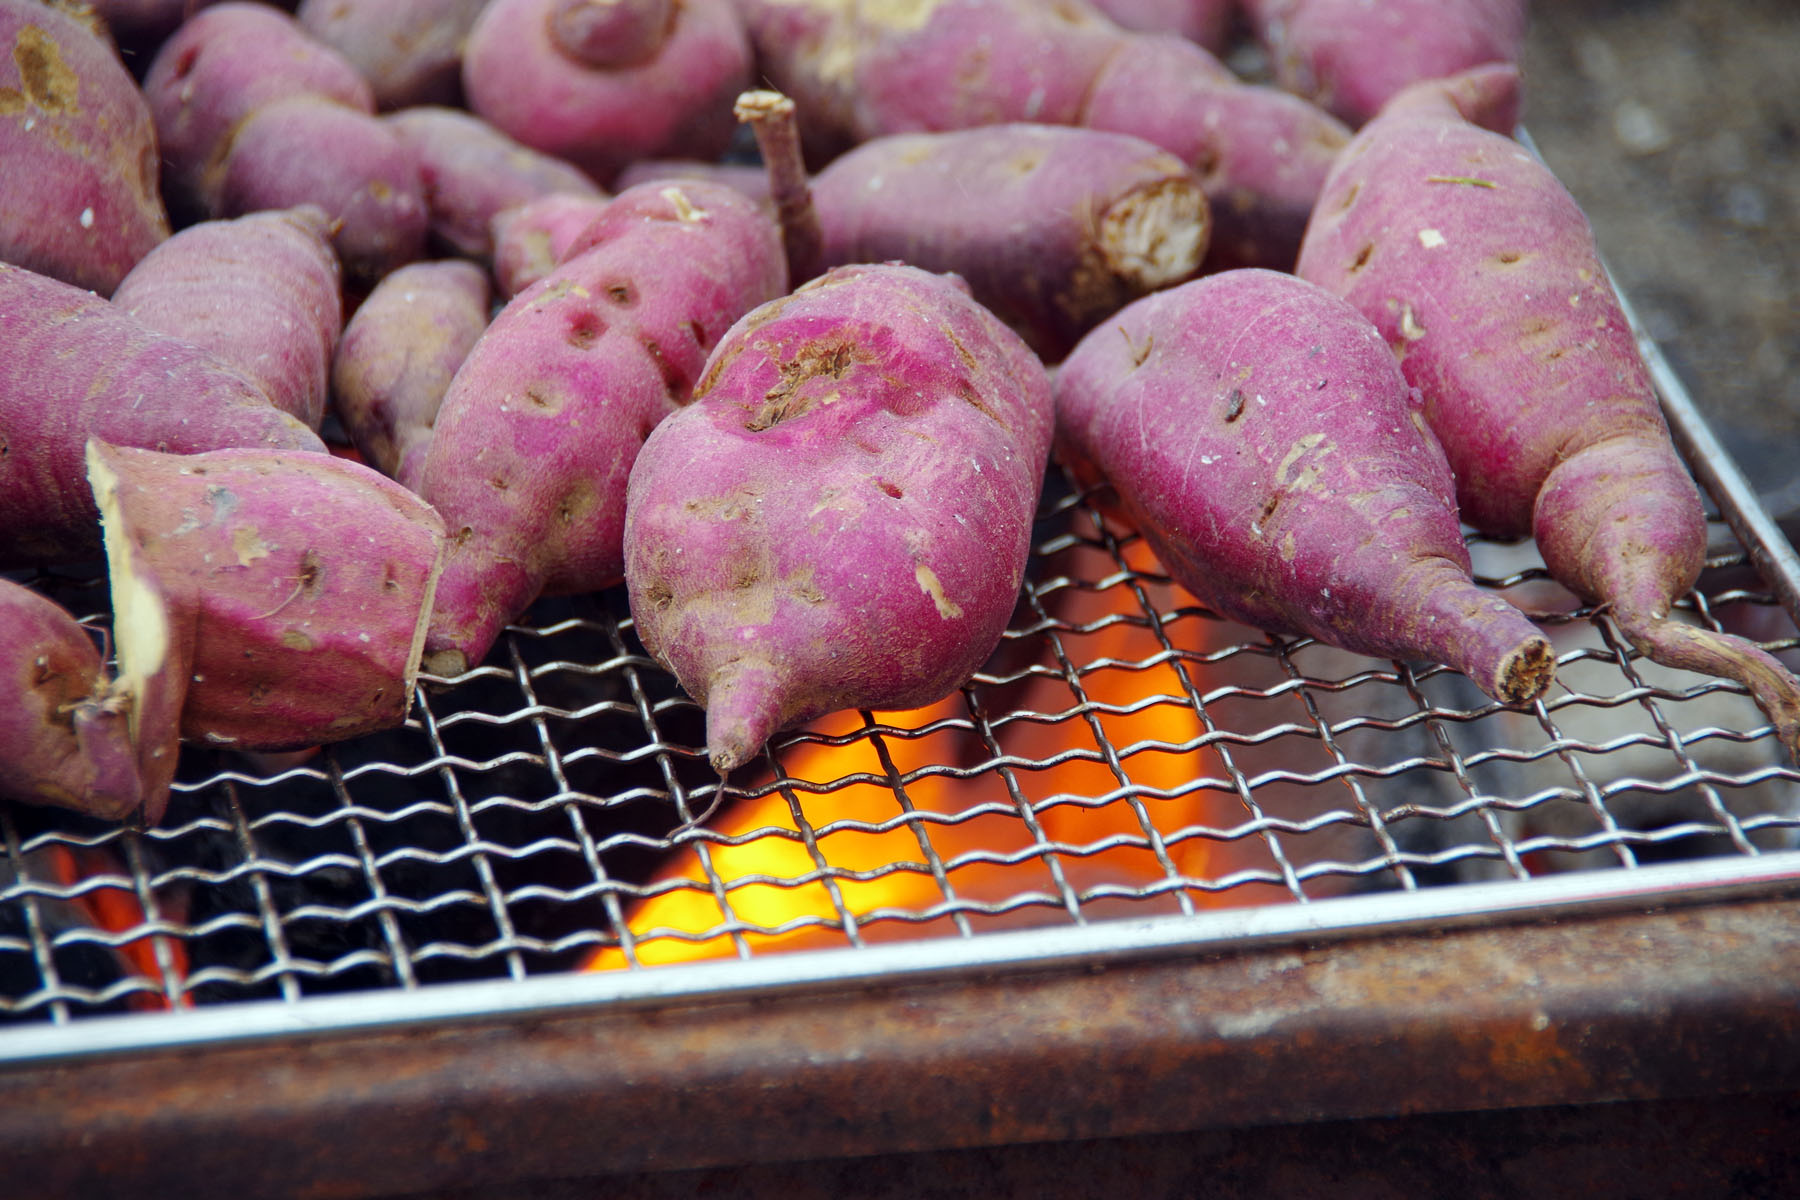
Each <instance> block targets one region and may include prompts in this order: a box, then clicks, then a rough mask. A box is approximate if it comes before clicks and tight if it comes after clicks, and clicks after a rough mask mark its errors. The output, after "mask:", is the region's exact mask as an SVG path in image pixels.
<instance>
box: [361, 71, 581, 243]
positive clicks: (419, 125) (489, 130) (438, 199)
mask: <svg viewBox="0 0 1800 1200" xmlns="http://www.w3.org/2000/svg"><path fill="white" fill-rule="evenodd" d="M383 120H384V121H385V123H386V124H387V126H388V128H389V129H391V130H393V131H394V133H395V134H397V135H398V136H399V138H400V142H401V144H402V145H404V146H406V147H407V148H408V149H409V150H410V151H411V152H412V153H413V155H414V157H415V158H416V159H417V160H418V164H419V178H420V180H421V182H422V183H423V185H424V188H425V207H426V209H427V211H428V212H429V213H430V215H431V233H432V236H433V238H434V239H435V240H437V241H438V242H440V243H441V244H443V245H444V246H446V247H448V248H449V249H450V251H451V252H453V253H456V254H461V255H463V256H465V257H467V258H481V259H485V258H488V257H490V256H491V255H492V254H493V252H494V235H493V223H494V218H495V217H496V216H497V215H498V214H500V213H502V212H504V211H506V210H507V209H510V208H516V207H518V206H519V205H521V204H525V203H527V202H529V201H532V200H536V199H538V198H540V197H542V196H546V195H550V194H552V193H559V194H564V195H579V196H593V197H595V198H597V199H602V200H603V199H604V198H605V196H604V194H603V193H602V192H601V191H600V189H599V187H598V186H596V185H595V183H594V181H593V180H592V179H589V178H588V177H587V175H586V174H585V173H583V172H582V171H580V170H578V169H576V168H575V167H574V166H572V165H570V164H569V163H566V162H564V161H562V160H561V159H559V158H553V157H551V156H550V155H548V154H544V153H541V152H539V151H537V150H533V149H532V148H531V147H529V146H526V145H524V144H523V143H521V142H518V141H515V140H514V139H512V138H510V137H508V136H507V135H506V134H504V133H501V132H500V131H499V130H498V129H495V128H494V127H493V126H492V125H490V124H488V123H487V122H486V121H484V120H482V119H481V118H480V117H477V116H475V115H474V114H473V113H468V112H463V111H461V110H459V109H453V108H442V107H429V106H421V107H415V108H404V109H401V110H399V111H397V112H393V113H389V114H388V115H387V116H386V117H384V118H383Z"/></svg>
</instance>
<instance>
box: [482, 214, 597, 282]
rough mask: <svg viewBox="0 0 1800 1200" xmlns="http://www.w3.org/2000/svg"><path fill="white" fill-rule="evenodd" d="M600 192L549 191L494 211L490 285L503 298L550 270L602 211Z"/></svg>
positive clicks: (565, 255)
mask: <svg viewBox="0 0 1800 1200" xmlns="http://www.w3.org/2000/svg"><path fill="white" fill-rule="evenodd" d="M606 204H607V200H606V197H605V196H594V195H588V194H586V193H581V194H576V193H573V192H551V193H550V194H549V195H547V196H539V197H538V198H537V199H536V200H527V201H526V202H525V203H524V204H521V205H518V206H517V207H515V208H509V209H505V210H504V211H502V212H498V213H496V214H494V221H493V243H494V283H495V284H496V285H497V286H498V287H499V289H500V294H501V295H502V296H504V297H506V298H507V299H509V300H510V299H512V297H514V296H516V295H518V294H519V293H520V292H522V291H524V290H525V289H526V288H528V287H530V286H531V285H532V284H534V283H536V282H537V281H538V280H540V279H542V278H543V277H544V276H546V275H548V274H550V272H552V271H554V270H555V269H556V265H557V264H558V263H560V262H562V260H563V259H565V258H567V257H568V254H569V247H570V246H573V245H574V244H575V239H576V238H578V237H580V236H581V235H582V233H584V232H585V231H586V230H587V227H588V226H589V225H592V224H593V223H594V221H595V220H596V219H597V218H598V217H599V216H600V214H601V213H602V212H604V211H605V209H606Z"/></svg>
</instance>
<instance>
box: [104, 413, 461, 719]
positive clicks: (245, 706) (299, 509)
mask: <svg viewBox="0 0 1800 1200" xmlns="http://www.w3.org/2000/svg"><path fill="white" fill-rule="evenodd" d="M87 465H88V477H89V480H90V482H91V485H92V487H93V491H94V497H95V501H96V503H97V505H98V507H99V510H100V513H101V519H102V522H103V524H104V527H105V532H106V544H107V557H108V565H109V567H110V569H111V584H112V590H113V608H114V611H115V613H116V614H117V615H116V617H115V620H114V625H113V634H114V637H115V639H116V640H117V642H118V645H119V656H120V663H121V671H120V676H119V681H120V684H121V686H122V687H124V688H126V689H128V690H129V691H130V692H132V693H133V694H135V693H136V692H138V691H141V690H144V689H149V688H154V687H156V686H159V685H163V684H164V683H165V681H166V680H167V679H169V678H173V679H176V680H180V681H183V682H184V684H185V695H184V697H183V699H182V702H181V705H180V734H181V736H182V737H183V738H186V739H189V740H194V741H200V742H204V743H207V744H210V745H228V746H233V747H237V748H241V749H247V750H290V749H297V748H300V747H304V746H312V745H317V744H320V743H325V742H333V741H341V740H343V739H345V738H351V737H356V736H358V735H360V734H364V733H369V732H372V731H374V730H377V729H383V728H388V727H391V726H393V725H398V724H400V723H401V722H402V721H404V720H405V718H406V711H407V709H408V707H409V706H410V705H411V702H412V691H413V684H414V680H415V678H416V676H417V672H418V663H419V653H420V646H421V643H422V641H423V637H424V629H425V619H426V616H427V614H428V613H429V612H430V608H431V597H432V589H433V587H434V586H435V584H436V580H437V574H438V571H439V569H440V567H441V565H442V558H443V548H444V527H443V522H442V521H441V520H439V519H438V517H437V514H435V513H434V512H432V511H431V509H430V508H429V507H428V506H427V505H426V504H425V503H424V502H423V501H421V500H420V499H419V498H418V497H417V496H415V495H413V494H412V493H411V492H409V491H407V490H406V489H405V488H403V487H401V486H400V485H399V484H397V483H394V482H393V481H392V480H389V479H386V478H384V477H383V476H381V475H379V474H377V473H376V472H375V471H374V470H372V469H371V468H368V467H365V466H363V465H361V464H360V463H356V462H352V461H350V460H348V459H343V458H337V457H334V456H332V455H323V454H290V453H286V452H282V451H272V450H217V451H210V452H208V453H204V454H193V455H175V454H159V453H157V452H156V451H153V450H131V449H126V448H122V447H113V446H108V445H106V444H105V443H103V442H91V443H89V446H88V451H87Z"/></svg>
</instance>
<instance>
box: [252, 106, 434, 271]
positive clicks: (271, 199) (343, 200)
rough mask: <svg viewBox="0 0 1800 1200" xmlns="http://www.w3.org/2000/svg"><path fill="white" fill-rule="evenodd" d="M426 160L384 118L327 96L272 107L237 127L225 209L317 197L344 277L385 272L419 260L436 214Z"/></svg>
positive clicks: (288, 203)
mask: <svg viewBox="0 0 1800 1200" xmlns="http://www.w3.org/2000/svg"><path fill="white" fill-rule="evenodd" d="M424 191H425V189H424V180H423V179H422V178H421V177H420V173H419V163H418V160H417V159H416V158H415V157H414V156H413V153H412V151H411V150H409V149H408V148H407V147H406V145H405V144H404V143H403V142H402V141H401V140H400V139H399V138H398V137H396V136H395V135H394V132H393V130H391V129H389V128H388V127H387V126H386V125H384V124H382V123H381V122H380V121H379V120H377V119H376V118H374V117H372V116H370V115H369V114H367V113H364V112H361V111H359V110H357V109H354V108H349V107H346V106H345V105H342V104H339V103H337V102H335V101H332V100H327V99H324V98H322V97H319V96H289V97H286V98H284V99H281V100H276V101H273V102H272V103H269V104H265V105H263V106H262V107H261V108H259V109H257V110H256V111H255V112H254V113H252V114H251V115H250V116H249V117H247V118H245V120H244V123H243V124H242V125H241V126H239V127H238V130H237V133H236V135H235V136H234V137H233V138H232V140H231V152H230V154H229V155H228V156H227V157H226V160H225V170H224V173H223V174H222V175H221V176H220V179H219V211H220V212H221V213H223V214H233V213H247V212H256V211H258V210H259V209H266V208H290V207H294V206H296V205H302V204H316V205H318V206H319V207H320V208H322V209H324V210H325V211H326V213H327V214H328V215H329V216H330V217H331V223H332V229H333V234H332V245H333V246H334V247H335V248H336V250H337V253H338V258H339V260H340V261H341V262H342V263H343V267H344V272H345V274H347V275H349V276H351V277H353V278H355V279H358V280H363V281H367V280H374V279H379V278H381V277H382V276H383V275H385V274H387V273H388V272H389V271H391V270H393V269H394V268H395V267H398V266H401V265H402V264H404V263H409V262H411V261H413V260H414V259H416V258H418V257H419V256H420V255H421V254H422V253H424V249H425V238H426V233H427V231H428V229H429V228H430V219H431V214H430V212H429V210H428V209H427V208H426V206H425V194H424Z"/></svg>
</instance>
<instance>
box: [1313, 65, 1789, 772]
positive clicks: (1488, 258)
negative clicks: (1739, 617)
mask: <svg viewBox="0 0 1800 1200" xmlns="http://www.w3.org/2000/svg"><path fill="white" fill-rule="evenodd" d="M1512 74H1513V69H1512V68H1510V67H1489V68H1478V69H1476V70H1475V71H1474V72H1470V73H1468V74H1467V76H1463V77H1457V78H1456V79H1453V80H1451V81H1448V82H1427V83H1423V84H1418V85H1415V86H1414V87H1412V88H1409V89H1407V90H1406V91H1404V92H1402V93H1401V94H1400V95H1399V96H1397V97H1395V98H1394V99H1393V100H1392V101H1390V102H1389V104H1388V105H1387V107H1386V108H1385V109H1383V111H1382V113H1381V115H1379V116H1377V117H1376V118H1375V119H1374V120H1373V121H1371V122H1369V123H1368V124H1367V125H1366V126H1364V128H1363V129H1362V130H1361V132H1359V133H1358V134H1357V136H1356V139H1355V140H1354V141H1353V142H1352V143H1351V145H1350V147H1349V148H1348V149H1347V150H1346V151H1345V153H1344V157H1343V158H1342V159H1341V160H1340V162H1339V165H1338V166H1337V167H1336V168H1335V169H1334V170H1333V172H1332V175H1331V178H1330V180H1329V182H1328V183H1327V186H1326V190H1325V193H1324V194H1323V195H1322V196H1321V197H1320V200H1319V209H1318V212H1317V214H1316V215H1315V217H1314V220H1313V223H1312V226H1311V227H1310V228H1309V229H1308V231H1307V237H1306V242H1305V246H1304V249H1303V251H1302V253H1301V256H1300V261H1299V264H1298V269H1299V270H1300V272H1301V273H1302V274H1303V275H1304V276H1305V277H1306V278H1308V279H1311V280H1313V281H1315V282H1317V283H1319V284H1321V285H1323V286H1324V287H1326V288H1328V289H1330V290H1332V291H1334V292H1336V293H1338V294H1340V295H1342V296H1344V297H1346V298H1347V299H1348V300H1349V301H1350V303H1351V304H1353V305H1354V306H1355V307H1356V308H1357V309H1358V310H1359V311H1361V312H1362V313H1363V314H1364V315H1365V316H1366V317H1367V318H1368V319H1369V320H1371V321H1372V322H1374V324H1375V325H1376V327H1377V328H1378V329H1379V330H1380V332H1381V336H1382V337H1383V338H1384V339H1385V340H1386V341H1387V343H1388V345H1390V346H1391V347H1392V348H1393V351H1394V353H1395V354H1396V355H1398V356H1399V359H1400V365H1401V369H1402V370H1403V371H1404V372H1405V375H1406V378H1407V379H1408V380H1409V381H1410V382H1411V383H1412V384H1413V385H1414V386H1416V387H1417V388H1418V389H1419V390H1420V391H1421V392H1422V393H1423V396H1424V403H1425V416H1426V418H1427V420H1429V421H1430V423H1431V426H1432V428H1433V429H1434V430H1435V431H1436V432H1437V435H1438V437H1439V439H1440V440H1441V441H1442V442H1443V445H1444V449H1445V451H1446V452H1447V453H1448V455H1449V458H1450V464H1451V466H1452V468H1453V469H1454V470H1455V473H1456V479H1457V496H1458V501H1459V503H1460V505H1461V509H1462V514H1463V517H1464V518H1465V519H1466V520H1467V521H1468V522H1469V524H1471V525H1473V526H1474V527H1475V528H1477V529H1480V530H1482V531H1484V532H1488V533H1492V534H1496V535H1500V536H1515V535H1520V534H1524V533H1527V532H1529V533H1531V534H1533V535H1534V536H1535V537H1536V539H1537V544H1538V548H1539V550H1540V551H1541V552H1542V553H1543V556H1544V562H1545V564H1546V566H1547V567H1548V568H1549V570H1550V573H1551V574H1552V575H1553V576H1554V577H1555V578H1556V579H1557V580H1558V581H1559V582H1561V583H1563V584H1564V585H1565V586H1567V587H1568V588H1569V589H1570V590H1571V591H1573V592H1575V593H1577V594H1578V595H1580V596H1582V597H1585V598H1586V599H1588V600H1590V601H1592V602H1594V603H1596V604H1601V605H1604V606H1605V607H1606V610H1607V613H1608V615H1609V616H1610V617H1611V619H1612V620H1613V621H1614V622H1615V623H1616V624H1617V625H1618V627H1619V629H1620V630H1621V631H1622V632H1623V633H1624V634H1625V635H1626V637H1628V638H1629V639H1630V640H1631V642H1632V644H1633V645H1635V646H1636V647H1637V648H1638V649H1639V650H1640V651H1641V652H1642V653H1644V654H1646V655H1648V656H1649V657H1650V658H1652V659H1654V660H1655V661H1657V662H1660V663H1663V664H1664V665H1666V666H1671V667H1679V668H1685V669H1688V670H1695V671H1702V672H1707V673H1710V674H1714V675H1722V676H1724V677H1726V678H1729V679H1735V680H1737V681H1738V682H1740V683H1742V684H1743V685H1744V686H1745V687H1747V688H1748V689H1749V690H1750V692H1751V694H1752V695H1753V696H1754V697H1755V698H1756V700H1757V702H1758V703H1759V704H1760V705H1761V706H1762V707H1763V709H1764V711H1765V712H1767V713H1768V714H1769V717H1770V719H1771V720H1772V721H1773V722H1774V725H1775V728H1776V731H1777V733H1778V735H1779V736H1780V738H1781V740H1782V741H1783V742H1784V743H1785V744H1786V745H1787V746H1788V747H1789V748H1790V750H1793V749H1795V748H1796V746H1800V682H1797V681H1796V680H1795V679H1794V677H1793V676H1792V675H1791V674H1789V672H1788V671H1787V670H1786V669H1785V668H1784V667H1783V666H1782V665H1781V664H1780V663H1779V662H1778V661H1777V660H1776V659H1774V658H1773V657H1772V656H1770V655H1769V654H1767V653H1765V652H1764V651H1763V650H1761V649H1760V648H1759V647H1757V646H1756V645H1755V644H1753V643H1751V642H1748V641H1745V640H1743V639H1740V638H1736V637H1731V636H1727V635H1723V634H1719V633H1714V632H1712V631H1710V630H1707V629H1703V628H1699V627H1696V626H1693V625H1689V624H1686V623H1684V622H1682V621H1680V620H1678V619H1676V618H1675V617H1674V616H1673V615H1672V611H1671V610H1672V609H1673V606H1674V602H1675V599H1676V598H1677V597H1678V596H1680V595H1681V594H1682V593H1684V592H1686V591H1687V590H1688V589H1689V588H1691V587H1692V586H1693V584H1694V582H1695V581H1696V579H1697V578H1698V577H1699V573H1700V571H1701V569H1702V567H1703V565H1704V556H1705V548H1706V536H1705V521H1704V516H1703V512H1702V508H1701V503H1700V498H1699V493H1698V491H1697V489H1696V488H1695V485H1694V482H1693V480H1692V479H1691V478H1690V476H1689V475H1688V472H1687V470H1686V468H1685V467H1684V465H1683V464H1682V461H1681V458H1680V456H1679V455H1678V454H1677V453H1676V451H1675V448H1674V446H1673V445H1672V444H1671V442H1670V441H1669V436H1668V429H1667V426H1666V425H1665V423H1664V421H1663V417H1662V413H1661V409H1660V407H1659V406H1658V403H1657V399H1656V394H1655V391H1654V390H1653V388H1652V386H1651V382H1650V377H1649V372H1648V370H1647V369H1646V367H1645V365H1644V362H1643V359H1642V357H1641V356H1640V355H1639V353H1638V350H1637V345H1636V341H1635V339H1634V337H1633V334H1632V331H1631V329H1630V327H1629V324H1628V322H1627V321H1626V318H1625V316H1624V314H1623V312H1622V311H1621V309H1620V306H1619V302H1618V296H1617V293H1615V292H1614V290H1613V287H1612V284H1611V282H1610V280H1609V279H1608V278H1607V275H1606V272H1605V270H1604V269H1603V268H1602V266H1601V264H1600V261H1599V257H1598V255H1597V253H1596V250H1595V246H1594V238H1593V231H1592V229H1591V227H1590V226H1589V225H1588V222H1587V219H1586V217H1585V216H1584V215H1583V214H1582V212H1581V209H1580V208H1579V206H1578V205H1577V204H1576V202H1575V200H1574V199H1573V197H1571V196H1570V195H1569V193H1568V192H1567V190H1566V189H1564V188H1563V186H1562V185H1561V184H1560V183H1559V182H1558V181H1557V179H1556V178H1555V177H1554V176H1553V175H1552V174H1551V173H1550V171H1549V170H1548V168H1546V167H1545V166H1544V165H1543V163H1542V162H1540V161H1539V160H1538V159H1537V158H1535V157H1534V156H1533V155H1531V154H1530V153H1529V152H1527V151H1526V150H1525V148H1524V147H1522V146H1520V145H1519V144H1518V143H1516V142H1514V141H1513V140H1512V139H1510V138H1508V137H1506V136H1504V135H1502V134H1499V133H1494V132H1491V131H1488V130H1484V129H1481V128H1479V127H1477V126H1476V125H1474V124H1471V123H1469V122H1468V121H1467V120H1465V119H1464V116H1463V113H1462V111H1461V109H1460V108H1459V103H1461V102H1466V101H1467V99H1468V97H1469V96H1470V95H1475V96H1477V97H1479V96H1480V95H1481V94H1482V93H1483V92H1484V91H1491V90H1494V89H1496V88H1497V89H1501V90H1504V89H1505V88H1506V87H1507V86H1508V85H1509V77H1510V76H1512ZM1484 80H1485V81H1487V84H1488V86H1486V87H1485V88H1484V87H1483V86H1480V85H1482V83H1483V81H1484Z"/></svg>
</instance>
